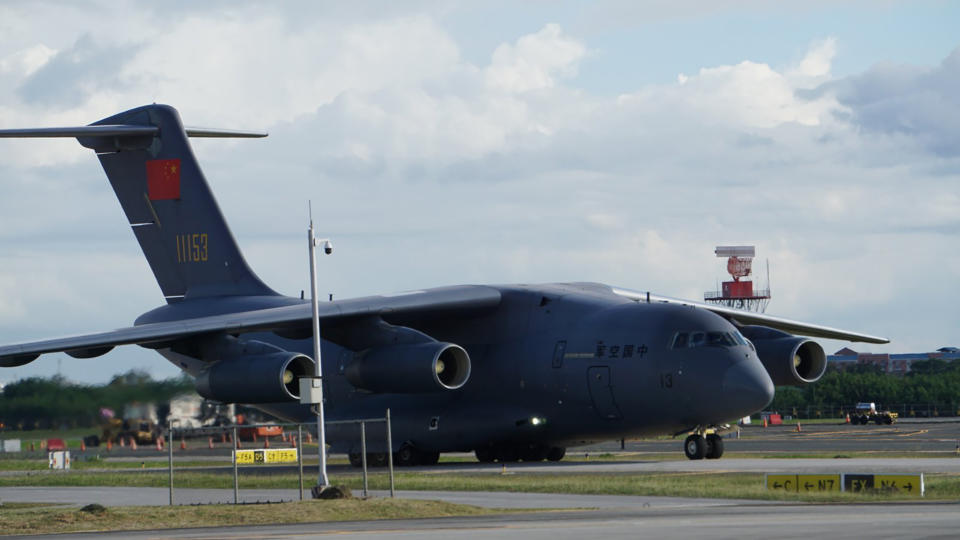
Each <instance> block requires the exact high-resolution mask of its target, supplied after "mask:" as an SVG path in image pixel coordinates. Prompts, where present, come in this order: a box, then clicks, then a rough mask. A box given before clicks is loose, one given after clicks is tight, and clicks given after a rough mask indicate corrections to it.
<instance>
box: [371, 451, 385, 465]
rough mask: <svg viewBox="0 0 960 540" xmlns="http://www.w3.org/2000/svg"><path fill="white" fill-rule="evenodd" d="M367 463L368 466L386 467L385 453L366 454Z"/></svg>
mask: <svg viewBox="0 0 960 540" xmlns="http://www.w3.org/2000/svg"><path fill="white" fill-rule="evenodd" d="M367 465H368V466H370V467H386V466H387V453H386V452H372V453H368V454H367Z"/></svg>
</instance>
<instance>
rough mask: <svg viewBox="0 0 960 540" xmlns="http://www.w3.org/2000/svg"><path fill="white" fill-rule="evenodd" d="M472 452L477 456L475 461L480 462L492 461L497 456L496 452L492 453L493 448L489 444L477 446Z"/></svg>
mask: <svg viewBox="0 0 960 540" xmlns="http://www.w3.org/2000/svg"><path fill="white" fill-rule="evenodd" d="M473 454H474V455H475V456H477V461H479V462H480V463H493V460H494V459H495V458H496V457H497V456H496V454H494V453H493V449H492V448H490V447H489V446H484V447H483V448H477V449H476V450H474V451H473Z"/></svg>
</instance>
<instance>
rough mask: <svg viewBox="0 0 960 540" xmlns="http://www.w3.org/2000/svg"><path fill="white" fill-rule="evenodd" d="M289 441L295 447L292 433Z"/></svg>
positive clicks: (295, 442) (295, 443)
mask: <svg viewBox="0 0 960 540" xmlns="http://www.w3.org/2000/svg"><path fill="white" fill-rule="evenodd" d="M290 443H291V444H292V445H293V447H294V448H296V447H297V440H296V439H295V438H293V436H292V435H291V436H290Z"/></svg>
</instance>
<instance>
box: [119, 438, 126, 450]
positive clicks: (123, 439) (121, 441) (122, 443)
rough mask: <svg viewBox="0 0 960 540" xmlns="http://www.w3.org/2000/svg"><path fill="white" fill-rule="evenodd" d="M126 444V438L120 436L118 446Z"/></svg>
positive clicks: (121, 446)
mask: <svg viewBox="0 0 960 540" xmlns="http://www.w3.org/2000/svg"><path fill="white" fill-rule="evenodd" d="M125 446H127V439H125V438H123V437H120V448H123V447H125Z"/></svg>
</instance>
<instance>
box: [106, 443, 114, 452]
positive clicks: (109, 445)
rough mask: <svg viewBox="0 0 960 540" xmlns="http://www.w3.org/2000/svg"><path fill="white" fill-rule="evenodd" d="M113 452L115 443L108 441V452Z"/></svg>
mask: <svg viewBox="0 0 960 540" xmlns="http://www.w3.org/2000/svg"><path fill="white" fill-rule="evenodd" d="M111 450H113V441H109V440H108V441H107V452H109V451H111Z"/></svg>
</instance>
